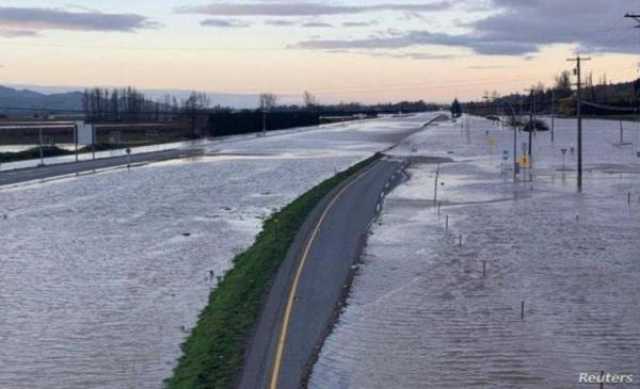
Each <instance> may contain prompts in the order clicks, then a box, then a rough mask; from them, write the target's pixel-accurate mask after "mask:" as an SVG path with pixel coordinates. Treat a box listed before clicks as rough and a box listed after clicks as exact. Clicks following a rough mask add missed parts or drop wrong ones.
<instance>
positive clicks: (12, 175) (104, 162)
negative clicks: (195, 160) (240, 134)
mask: <svg viewBox="0 0 640 389" xmlns="http://www.w3.org/2000/svg"><path fill="white" fill-rule="evenodd" d="M199 153H201V151H200V150H178V149H176V150H165V151H156V152H151V153H141V154H132V155H131V157H130V158H131V159H130V161H129V160H128V159H127V157H126V156H122V157H113V158H101V159H96V160H92V161H81V162H77V163H75V162H74V163H63V164H56V165H47V166H42V167H34V168H25V169H17V170H9V171H0V186H2V185H10V184H17V183H20V182H26V181H34V180H43V179H48V178H53V177H59V176H66V175H70V174H76V173H82V172H88V171H94V170H99V169H106V168H111V167H116V166H125V165H127V164H128V163H129V162H130V163H131V164H140V163H150V162H158V161H165V160H170V159H177V158H187V157H193V156H196V155H198V154H199Z"/></svg>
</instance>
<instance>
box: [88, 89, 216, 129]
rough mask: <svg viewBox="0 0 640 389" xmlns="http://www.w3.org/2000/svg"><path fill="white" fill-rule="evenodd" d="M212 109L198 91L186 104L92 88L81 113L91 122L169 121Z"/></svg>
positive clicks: (167, 98) (169, 98)
mask: <svg viewBox="0 0 640 389" xmlns="http://www.w3.org/2000/svg"><path fill="white" fill-rule="evenodd" d="M210 105H211V103H210V100H209V96H208V95H207V94H206V93H202V92H195V91H194V92H191V94H190V95H189V97H187V98H186V99H184V100H178V99H177V98H176V97H175V96H171V95H165V96H164V97H163V99H162V100H161V101H157V100H153V99H150V98H148V97H146V96H145V95H144V94H143V93H142V92H139V91H138V90H137V89H135V88H133V87H126V88H114V89H108V88H91V89H85V90H84V92H83V93H82V111H83V113H84V115H85V117H86V119H87V120H88V121H91V122H123V121H126V122H131V121H133V122H137V121H170V120H175V119H176V118H177V117H179V116H193V115H195V114H197V113H200V112H203V111H206V110H208V109H210Z"/></svg>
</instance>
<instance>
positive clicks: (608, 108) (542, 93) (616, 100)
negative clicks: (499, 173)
mask: <svg viewBox="0 0 640 389" xmlns="http://www.w3.org/2000/svg"><path fill="white" fill-rule="evenodd" d="M639 97H640V80H636V81H632V82H620V83H611V82H610V81H609V80H608V79H607V76H606V74H603V75H602V76H600V77H599V79H598V80H597V81H594V76H593V74H588V75H587V76H586V77H585V78H584V80H583V86H582V99H583V101H584V102H585V104H587V105H585V106H584V107H583V111H584V113H585V114H587V115H589V114H591V115H597V116H599V115H617V114H620V112H622V111H627V112H633V111H634V110H638V108H639V107H640V98H639ZM589 103H593V104H597V105H598V106H599V108H597V107H595V106H591V105H588V104H589ZM463 106H464V111H465V112H467V113H471V114H476V115H483V116H487V115H498V114H501V113H502V114H511V113H515V114H517V115H526V114H529V113H531V112H533V113H535V114H550V113H551V112H554V113H555V114H558V115H566V116H571V115H575V113H576V95H575V88H574V84H573V77H572V74H571V72H569V71H564V72H562V73H560V74H558V75H557V76H556V77H555V80H554V83H553V85H552V86H551V87H545V85H544V84H543V83H538V84H536V85H533V86H532V87H531V88H530V92H529V93H528V94H522V93H512V94H509V95H506V96H499V95H498V93H497V92H495V91H494V92H488V91H486V92H485V94H484V96H483V100H482V101H471V102H467V103H465V104H464V105H463ZM452 108H453V104H452ZM457 108H459V107H456V109H457ZM505 111H506V112H505Z"/></svg>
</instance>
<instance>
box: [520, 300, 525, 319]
mask: <svg viewBox="0 0 640 389" xmlns="http://www.w3.org/2000/svg"><path fill="white" fill-rule="evenodd" d="M520 320H524V301H523V302H522V303H521V304H520Z"/></svg>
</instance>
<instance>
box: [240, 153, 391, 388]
mask: <svg viewBox="0 0 640 389" xmlns="http://www.w3.org/2000/svg"><path fill="white" fill-rule="evenodd" d="M401 169H402V163H401V162H399V161H392V160H381V161H378V162H376V163H375V164H374V165H373V166H372V167H371V168H370V169H368V170H365V171H364V172H362V173H361V174H360V175H359V176H356V177H355V178H354V179H352V180H351V181H349V182H347V183H346V184H345V185H343V186H341V187H339V188H338V189H336V190H335V191H334V192H333V193H332V194H331V195H330V196H327V198H326V199H325V200H323V202H322V203H321V204H320V205H319V206H318V207H317V208H316V209H315V211H314V213H313V214H312V215H311V217H309V218H308V220H307V222H306V224H305V225H304V226H303V228H302V229H301V231H300V232H299V234H298V237H297V238H296V241H295V242H294V244H293V246H292V248H291V250H290V252H289V255H288V257H287V258H286V260H285V262H284V263H283V265H282V266H281V268H280V270H279V272H278V274H277V276H276V279H275V281H274V285H273V287H272V289H271V292H270V294H269V296H268V297H267V301H266V306H265V309H264V311H263V313H262V315H261V317H260V320H259V322H258V326H257V329H256V333H255V336H254V340H253V342H252V345H251V346H250V350H249V351H248V353H247V362H246V364H245V368H244V371H243V374H242V376H241V379H240V382H239V387H240V388H242V389H256V388H269V389H275V388H278V389H294V388H299V387H300V386H301V383H302V380H303V379H304V378H305V376H306V374H307V373H308V372H309V369H310V368H311V367H312V365H313V362H314V358H316V357H317V352H318V351H319V348H320V346H321V345H322V342H323V341H324V339H325V337H326V335H328V330H329V329H330V328H331V326H332V324H333V322H334V321H335V319H336V317H337V312H338V308H339V304H340V303H341V301H343V299H344V298H345V297H346V291H347V288H345V285H349V283H350V279H351V277H352V276H353V265H354V263H355V262H356V261H357V260H358V258H359V257H360V254H361V250H362V247H363V244H364V242H365V236H366V233H367V232H368V230H369V225H370V223H371V221H372V220H373V218H374V216H375V214H376V208H377V206H378V203H379V201H380V198H381V193H382V192H383V191H385V187H386V185H387V183H391V185H390V187H392V186H393V185H394V184H395V183H396V182H397V181H398V180H400V179H401V176H402V173H400V171H401ZM274 377H275V378H274Z"/></svg>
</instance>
